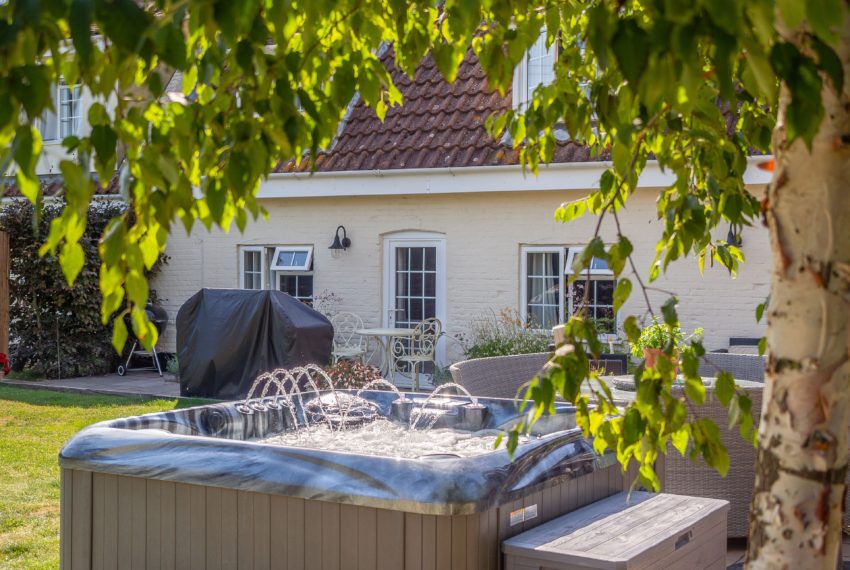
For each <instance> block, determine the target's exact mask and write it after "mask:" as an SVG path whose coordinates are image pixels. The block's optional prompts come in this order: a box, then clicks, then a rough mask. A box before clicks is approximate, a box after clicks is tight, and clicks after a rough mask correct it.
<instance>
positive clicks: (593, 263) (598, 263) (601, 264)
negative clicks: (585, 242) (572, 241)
mask: <svg viewBox="0 0 850 570" xmlns="http://www.w3.org/2000/svg"><path fill="white" fill-rule="evenodd" d="M590 268H591V269H608V262H607V261H605V260H604V259H599V258H598V257H594V258H593V259H591V260H590Z"/></svg>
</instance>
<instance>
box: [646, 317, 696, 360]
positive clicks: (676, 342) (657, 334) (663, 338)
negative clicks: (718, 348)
mask: <svg viewBox="0 0 850 570" xmlns="http://www.w3.org/2000/svg"><path fill="white" fill-rule="evenodd" d="M702 333H703V329H702V328H698V329H696V330H694V332H693V333H692V334H691V335H689V336H687V337H685V331H683V330H682V328H681V327H671V326H669V325H667V324H666V323H664V322H663V321H660V320H658V319H657V318H656V319H653V321H652V324H651V325H649V326H648V327H646V328H645V329H643V330H642V331H641V333H640V338H638V340H637V342H635V343H634V344H632V347H631V348H632V356H634V357H635V358H643V351H644V349H645V348H662V349H663V348H667V347H668V346H671V345H672V346H673V347H674V348H676V349H678V348H680V347H681V346H683V345H684V344H685V343H686V342H687V341H688V340H690V339H692V338H700V337H701V336H702Z"/></svg>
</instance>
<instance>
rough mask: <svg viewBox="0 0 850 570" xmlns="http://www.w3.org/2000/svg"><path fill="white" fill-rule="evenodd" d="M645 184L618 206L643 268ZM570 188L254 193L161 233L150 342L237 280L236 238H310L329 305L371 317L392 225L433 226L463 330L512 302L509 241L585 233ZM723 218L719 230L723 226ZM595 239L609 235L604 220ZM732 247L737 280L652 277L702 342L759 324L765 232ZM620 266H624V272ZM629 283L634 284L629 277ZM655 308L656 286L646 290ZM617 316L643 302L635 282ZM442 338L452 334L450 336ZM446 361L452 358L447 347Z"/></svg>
mask: <svg viewBox="0 0 850 570" xmlns="http://www.w3.org/2000/svg"><path fill="white" fill-rule="evenodd" d="M656 195H657V191H654V190H651V189H646V190H640V191H638V192H637V193H636V194H635V195H634V196H633V197H632V199H630V201H629V206H628V209H626V210H624V211H623V212H622V213H621V220H622V222H623V224H624V230H625V232H626V234H627V235H628V237H629V238H630V239H631V241H632V243H633V244H634V246H635V250H636V262H637V265H638V268H639V269H640V270H641V271H642V272H643V273H644V275H645V274H646V273H647V272H648V268H649V264H650V262H651V260H652V258H653V256H654V252H655V243H656V240H657V237H658V236H659V235H660V232H661V225H660V224H659V223H658V222H657V220H656V213H655V212H656V210H655V198H656ZM579 196H580V193H578V192H574V191H570V192H557V191H553V192H542V191H541V192H507V193H492V194H441V195H421V196H393V197H341V198H340V197H336V198H293V199H274V200H265V201H264V202H263V204H264V206H265V207H266V208H267V210H268V212H269V219H268V220H266V221H262V220H260V221H257V222H253V223H250V224H249V226H248V228H247V229H246V230H245V233H244V234H240V233H239V232H238V230H236V229H235V228H234V229H233V230H232V231H231V232H230V233H229V234H225V233H223V232H221V231H214V232H212V233H206V231H205V230H204V229H203V228H199V229H198V230H196V231H194V232H193V234H192V235H191V236H189V237H187V236H185V234H183V233H182V232H181V231H180V230H178V231H177V233H176V234H175V235H174V236H172V237H171V238H170V242H169V247H168V250H167V253H168V255H170V256H171V257H172V259H171V262H170V263H169V265H168V266H167V267H166V268H165V270H164V272H163V274H162V275H161V276H160V277H159V278H158V279H157V280H156V282H155V283H154V284H153V286H154V287H155V288H156V289H157V291H158V293H159V295H160V296H161V297H162V298H164V299H166V302H165V303H164V304H165V307H166V308H167V309H168V311H169V314H170V317H171V323H170V327H169V330H168V332H167V333H166V335H165V337H164V339H163V343H162V345H161V346H162V348H163V349H164V350H175V334H174V332H175V328H174V319H175V318H176V316H177V311H178V309H179V307H180V306H181V305H182V304H183V303H184V302H185V301H186V299H188V298H189V297H190V296H191V295H193V294H194V293H196V292H197V291H198V290H199V289H200V288H201V287H225V288H226V287H237V286H238V284H239V275H238V270H239V260H238V256H237V249H238V246H239V245H251V244H314V246H315V249H314V270H315V277H314V279H315V285H314V290H315V292H316V293H319V292H321V291H323V290H329V291H333V292H334V293H335V294H336V295H337V296H339V297H340V299H341V300H342V303H341V305H340V310H348V311H353V312H355V313H357V314H359V315H361V316H362V317H363V319H364V321H365V322H366V324H367V325H373V326H378V325H380V324H381V317H382V311H383V309H382V306H383V303H382V285H383V277H382V272H383V267H382V266H383V239H384V236H385V235H386V234H388V233H390V232H398V231H404V230H416V231H433V232H441V233H444V234H445V236H446V264H447V289H448V295H447V296H448V298H447V322H446V325H447V330H448V332H449V333H451V334H457V333H459V332H463V331H464V330H465V329H466V327H467V325H468V323H469V321H470V320H471V319H473V318H475V317H476V316H479V315H481V314H483V313H485V312H488V311H490V310H495V311H496V312H498V311H499V310H501V309H503V308H512V309H518V308H519V302H520V299H519V294H520V293H519V290H520V289H519V287H520V275H519V271H520V258H519V253H520V247H521V245H561V244H564V245H581V244H584V243H586V242H587V240H588V239H589V238H590V236H591V235H592V232H593V228H594V226H595V223H596V221H595V219H594V218H591V217H587V218H584V219H582V220H579V221H576V222H573V223H571V224H567V225H564V224H560V223H557V222H555V220H554V217H553V213H554V210H555V208H556V207H557V206H558V205H559V204H560V203H561V202H563V201H564V200H571V199H575V198H577V197H579ZM340 224H343V225H345V227H346V229H347V230H348V236H349V237H350V238H351V240H352V244H353V245H352V247H351V248H350V249H349V250H348V252H346V253H344V254H343V255H342V256H341V257H339V258H333V257H332V256H331V252H330V250H328V249H327V248H328V245H330V243H331V241H332V239H333V235H334V230H335V229H336V227H337V226H338V225H340ZM725 232H726V228H722V229H721V230H720V231H719V234H720V235H721V236H725ZM603 238H604V239H606V241H612V240H613V239H614V232H613V227H612V223H611V221H610V220H606V223H605V224H603ZM743 240H744V245H743V251H744V253H745V255H746V256H747V263H746V264H745V265H744V267H743V268H742V270H741V272H740V274H739V276H738V277H737V279H732V278H731V277H730V276H729V275H728V273H727V272H726V271H725V270H724V269H721V268H706V271H705V275H704V276H700V275H699V271H698V268H697V263H696V260H695V259H693V258H689V259H686V260H683V261H680V262H677V263H674V264H673V265H671V267H670V270H669V272H668V274H667V275H666V276H664V277H662V278H661V279H659V280H658V282H657V283H655V284H653V286H655V287H658V288H660V289H665V290H670V291H673V292H675V293H676V294H678V295H679V297H680V299H681V304H680V315H681V317H682V323H683V326H684V327H685V328H686V329H689V330H690V329H693V328H695V327H698V326H702V327H704V328H705V331H706V332H705V342H706V346H707V348H709V349H712V348H721V347H725V346H727V344H728V339H729V337H730V336H750V337H758V336H761V335H762V334H763V330H764V327H763V325H759V324H756V322H755V316H754V311H755V306H756V305H757V304H758V303H760V302H762V301H763V300H764V299H765V297H766V296H767V294H768V289H769V281H770V265H769V264H770V261H771V257H770V249H769V244H768V236H767V232H766V230H764V229H763V228H761V227H755V228H745V229H744V232H743ZM626 273H628V272H626ZM635 285H637V283H635ZM650 297H651V299H652V301H653V303H654V304H655V305H656V309H657V308H658V307H660V303H661V302H663V300H664V299H666V294H665V293H661V292H658V291H653V292H651V294H650ZM625 311H626V314H631V313H643V312H644V311H645V308H644V302H643V297H642V296H641V295H640V293H639V292H638V291H637V290H636V291H635V292H634V293H633V294H632V298H631V299H630V301H629V303H628V305H627V306H626V308H625ZM450 346H453V343H450ZM449 357H450V358H451V359H457V358H459V357H460V355H459V354H457V351H456V350H451V353H450V354H449Z"/></svg>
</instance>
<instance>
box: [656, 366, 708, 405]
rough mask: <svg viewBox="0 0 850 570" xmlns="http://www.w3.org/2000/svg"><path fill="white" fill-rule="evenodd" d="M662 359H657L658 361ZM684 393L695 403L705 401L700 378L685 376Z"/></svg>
mask: <svg viewBox="0 0 850 570" xmlns="http://www.w3.org/2000/svg"><path fill="white" fill-rule="evenodd" d="M662 360H664V359H659V362H660V361H662ZM685 394H687V395H688V398H690V399H691V400H693V401H694V403H696V404H697V405H700V406H701V405H703V404H704V403H705V386H704V385H703V383H702V379H701V378H685Z"/></svg>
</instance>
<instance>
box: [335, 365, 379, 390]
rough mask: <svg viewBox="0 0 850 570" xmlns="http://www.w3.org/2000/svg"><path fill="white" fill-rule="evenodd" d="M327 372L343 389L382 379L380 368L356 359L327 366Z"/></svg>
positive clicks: (336, 384)
mask: <svg viewBox="0 0 850 570" xmlns="http://www.w3.org/2000/svg"><path fill="white" fill-rule="evenodd" d="M325 372H327V374H328V376H329V377H330V379H331V380H332V381H333V383H334V387H335V388H341V389H349V390H351V389H357V388H362V387H363V386H365V385H366V384H368V383H369V382H372V381H373V380H380V379H381V371H380V370H378V369H377V368H375V367H374V366H371V365H369V364H362V363H360V362H357V361H356V360H340V361H339V362H337V363H336V364H334V365H333V366H331V367H329V368H326V369H325Z"/></svg>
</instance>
